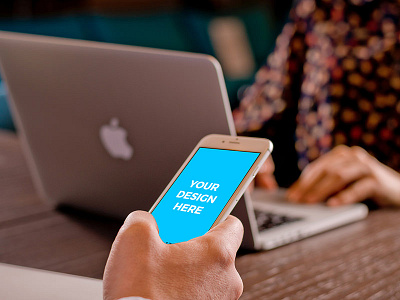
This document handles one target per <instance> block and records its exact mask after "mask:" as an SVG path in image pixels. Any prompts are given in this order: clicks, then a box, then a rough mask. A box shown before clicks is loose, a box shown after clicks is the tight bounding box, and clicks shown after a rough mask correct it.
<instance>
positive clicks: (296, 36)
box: [233, 0, 315, 133]
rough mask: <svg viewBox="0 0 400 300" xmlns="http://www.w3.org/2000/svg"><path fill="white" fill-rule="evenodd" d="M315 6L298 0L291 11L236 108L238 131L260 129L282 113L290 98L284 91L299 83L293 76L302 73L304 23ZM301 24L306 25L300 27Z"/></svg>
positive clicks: (234, 113) (305, 23)
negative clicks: (294, 80) (273, 47)
mask: <svg viewBox="0 0 400 300" xmlns="http://www.w3.org/2000/svg"><path fill="white" fill-rule="evenodd" d="M314 8H315V2H314V1H310V0H299V1H298V2H296V3H295V5H294V6H293V8H292V10H291V12H290V21H289V22H288V23H287V24H286V25H285V26H284V28H283V30H282V32H281V34H280V35H279V36H278V38H277V40H276V44H275V49H274V51H273V52H272V53H271V54H270V55H269V56H268V58H267V61H266V63H265V65H264V66H262V67H261V68H260V69H259V70H258V72H257V74H256V76H255V82H254V83H253V85H251V86H250V87H248V88H247V89H246V90H245V92H244V94H243V97H242V99H241V101H240V105H239V107H238V108H237V109H236V110H234V112H233V117H234V120H235V126H236V130H237V132H238V133H243V132H249V131H256V130H259V129H260V128H261V127H262V126H263V124H264V123H265V122H266V121H268V120H269V119H270V118H271V117H272V116H273V115H275V114H277V113H280V112H282V111H283V110H284V109H285V108H286V106H287V101H291V100H290V99H288V97H287V96H286V95H284V93H285V91H290V90H291V89H290V86H291V85H293V84H296V83H295V82H293V78H296V77H298V76H296V73H299V72H302V66H301V62H302V61H304V58H301V57H299V55H300V56H301V55H302V54H303V53H304V44H305V43H304V34H303V32H304V31H305V30H304V26H305V27H307V26H308V23H309V21H308V18H309V16H310V13H311V12H312V11H313V10H314ZM299 27H303V28H300V30H299Z"/></svg>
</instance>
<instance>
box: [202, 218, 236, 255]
mask: <svg viewBox="0 0 400 300" xmlns="http://www.w3.org/2000/svg"><path fill="white" fill-rule="evenodd" d="M243 234H244V229H243V224H242V222H240V220H239V219H238V218H236V217H234V216H232V215H229V216H228V218H226V220H225V221H223V222H222V223H220V224H218V225H217V226H215V227H214V228H212V229H211V230H210V231H209V232H208V233H207V234H206V235H208V236H209V237H212V238H215V239H216V240H221V241H223V242H224V244H225V245H226V247H227V249H230V250H231V251H233V252H234V253H236V252H237V250H238V249H239V247H240V245H241V244H242V239H243Z"/></svg>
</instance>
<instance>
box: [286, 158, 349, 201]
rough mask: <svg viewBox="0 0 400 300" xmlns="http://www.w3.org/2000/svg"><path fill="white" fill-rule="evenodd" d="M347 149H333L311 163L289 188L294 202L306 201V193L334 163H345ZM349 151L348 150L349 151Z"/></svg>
mask: <svg viewBox="0 0 400 300" xmlns="http://www.w3.org/2000/svg"><path fill="white" fill-rule="evenodd" d="M344 152H345V151H342V150H341V151H338V150H337V151H332V152H330V153H328V154H325V155H324V156H322V157H320V158H319V159H317V160H315V161H314V162H312V163H311V164H309V165H308V166H307V167H306V168H305V169H304V170H303V172H302V174H301V175H300V178H299V179H298V180H297V181H296V182H295V183H294V184H293V185H292V186H291V187H290V188H289V189H288V191H287V197H288V199H289V200H290V201H292V202H305V201H306V200H305V198H304V196H305V194H307V193H308V192H309V191H310V190H311V189H313V188H314V187H315V186H317V185H318V183H319V182H320V181H321V180H322V178H323V177H324V176H325V175H326V171H327V170H329V169H330V168H331V167H332V166H333V165H343V164H344V163H345V162H346V161H348V155H346V154H345V153H344ZM347 152H348V151H347Z"/></svg>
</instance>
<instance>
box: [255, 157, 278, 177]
mask: <svg viewBox="0 0 400 300" xmlns="http://www.w3.org/2000/svg"><path fill="white" fill-rule="evenodd" d="M274 171H275V164H274V161H273V159H272V156H269V157H268V158H267V160H266V161H265V162H264V163H263V164H262V166H261V167H260V170H259V171H258V174H273V173H274Z"/></svg>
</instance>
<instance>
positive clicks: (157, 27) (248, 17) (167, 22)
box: [0, 0, 292, 130]
mask: <svg viewBox="0 0 400 300" xmlns="http://www.w3.org/2000/svg"><path fill="white" fill-rule="evenodd" d="M291 5H292V0H2V1H1V2H0V30H6V31H16V32H23V33H32V34H42V35H48V36H58V37H67V38H74V39H83V40H93V41H101V42H109V43H118V44H126V45H135V46H144V47H153V48H160V49H169V50H178V51H188V52H197V53H205V54H210V55H213V56H215V57H216V58H217V59H218V60H219V61H220V63H221V65H222V69H223V71H224V76H225V81H226V86H227V90H228V95H229V99H230V102H231V106H232V108H235V107H236V106H237V105H238V94H240V91H241V90H242V89H243V86H246V85H247V84H250V83H251V82H252V80H253V76H254V73H255V72H256V70H257V69H258V67H259V66H260V65H262V64H263V63H264V61H265V59H266V57H267V55H268V54H269V53H270V52H271V51H272V50H273V47H274V41H275V38H276V36H277V35H278V34H279V32H280V30H281V28H282V26H283V24H284V23H285V21H287V16H288V13H289V10H290V7H291ZM0 75H1V74H0ZM0 128H2V129H8V130H15V127H14V124H13V122H12V118H11V115H10V111H9V108H8V103H7V90H6V87H5V85H4V83H3V82H2V81H1V78H0Z"/></svg>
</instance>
